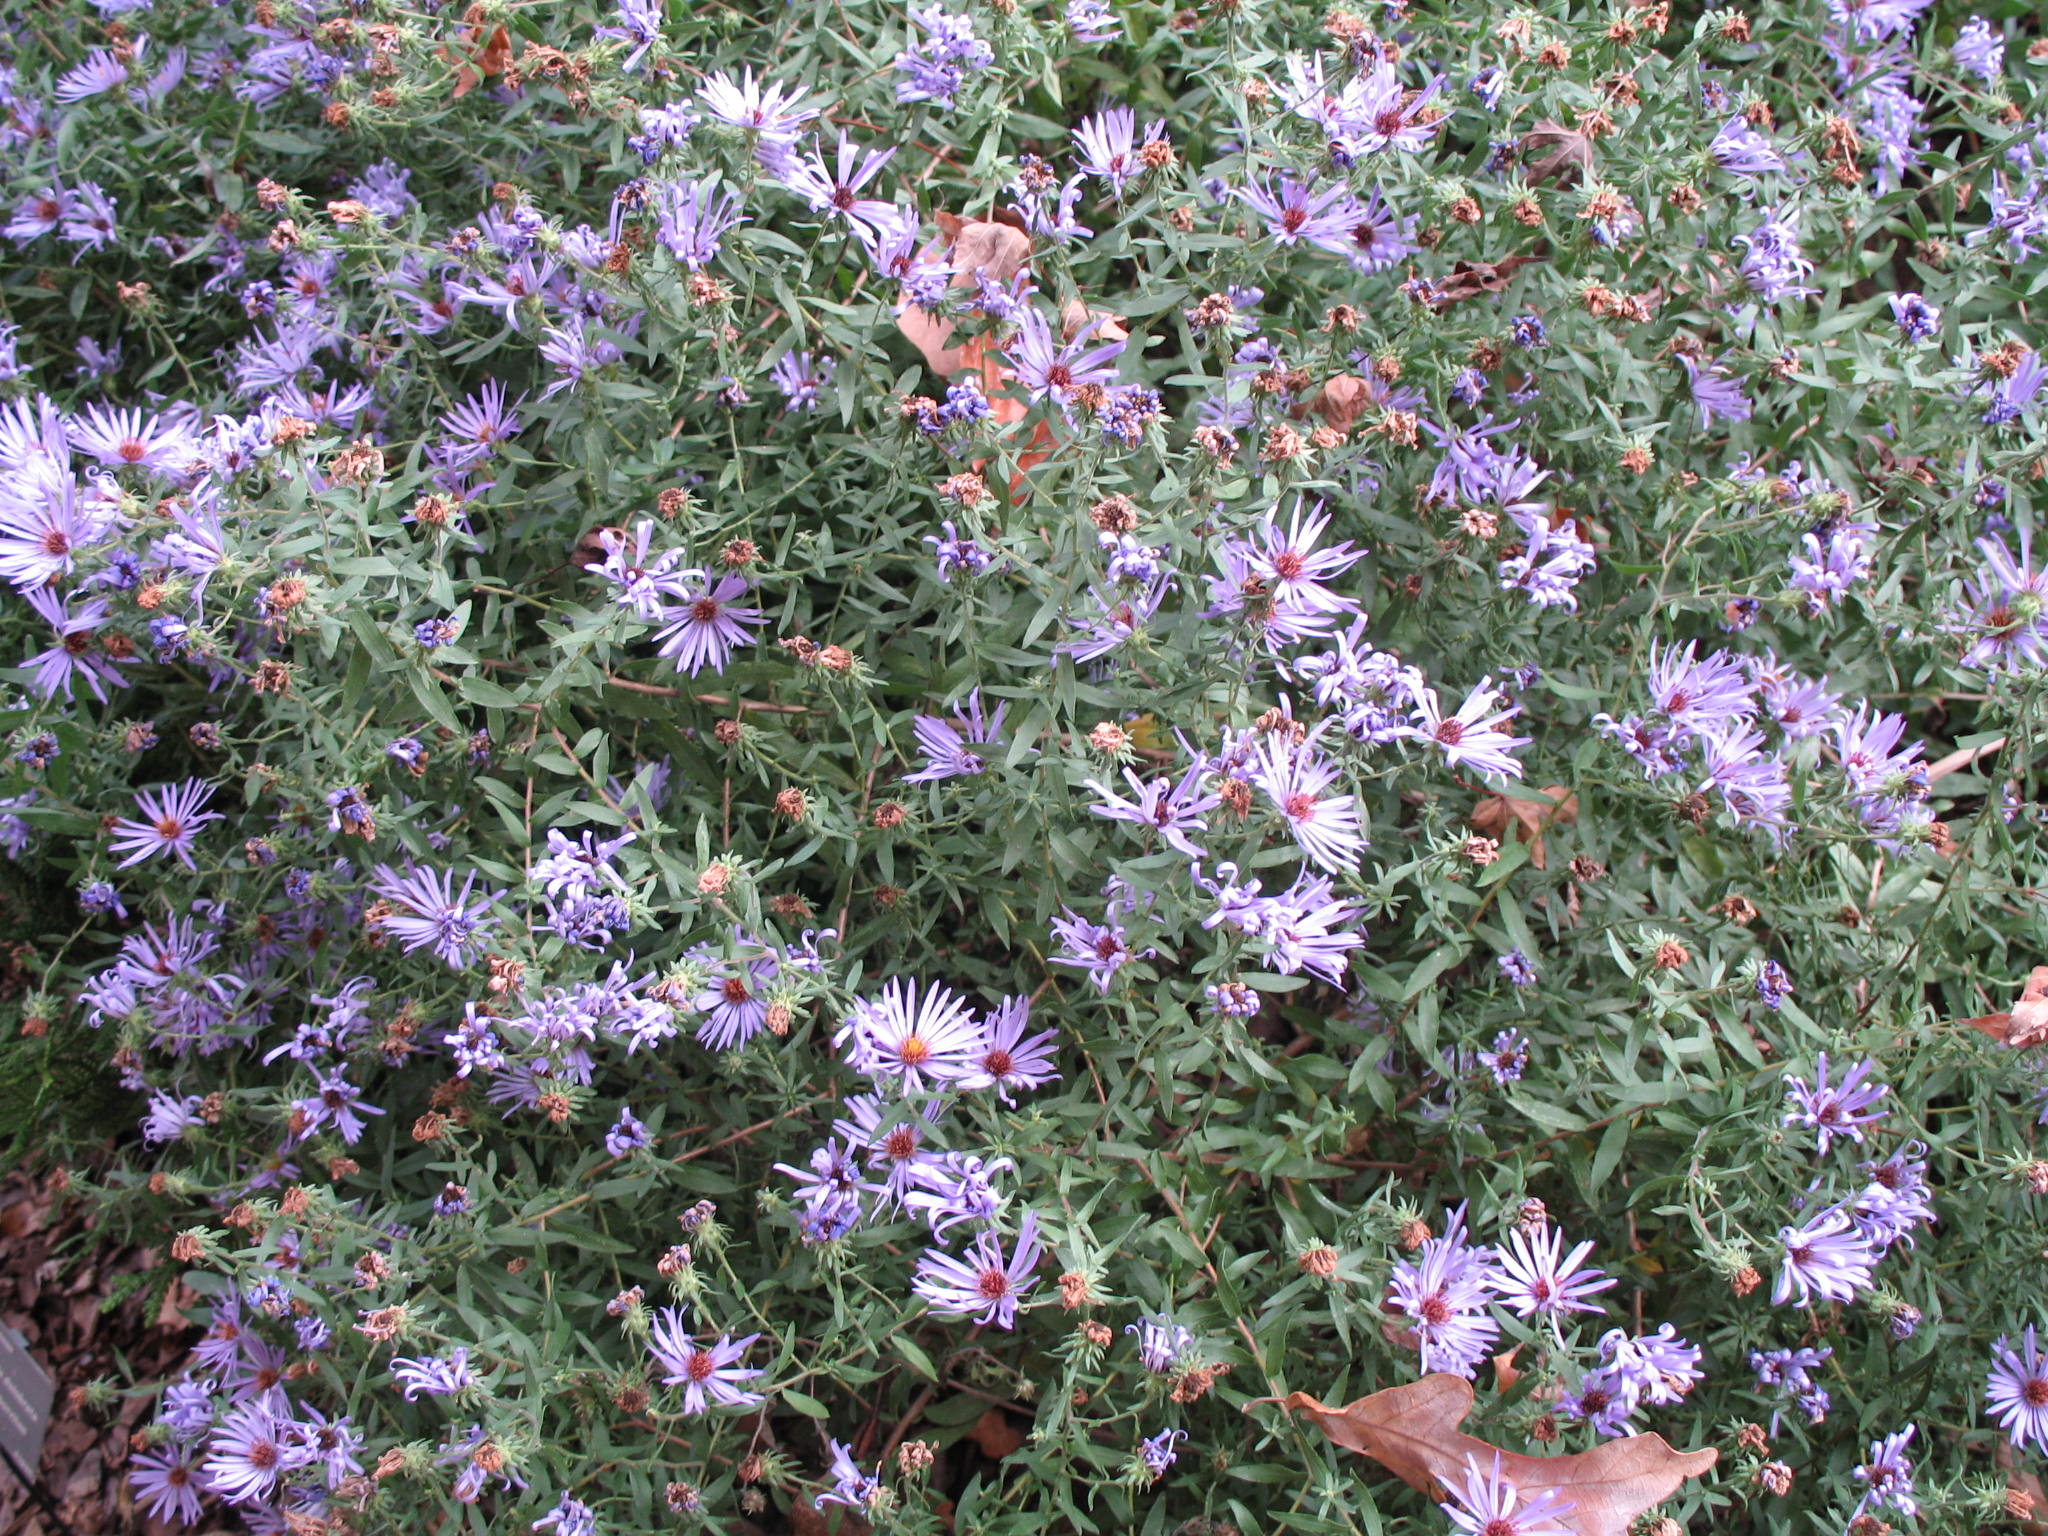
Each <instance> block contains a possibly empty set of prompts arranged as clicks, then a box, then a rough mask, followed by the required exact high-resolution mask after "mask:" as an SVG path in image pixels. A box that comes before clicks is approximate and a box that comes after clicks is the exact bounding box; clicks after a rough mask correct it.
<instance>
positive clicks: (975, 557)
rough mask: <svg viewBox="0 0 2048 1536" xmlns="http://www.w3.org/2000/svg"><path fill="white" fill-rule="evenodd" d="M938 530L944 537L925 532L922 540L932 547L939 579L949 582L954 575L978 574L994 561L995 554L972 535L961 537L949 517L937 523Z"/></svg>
mask: <svg viewBox="0 0 2048 1536" xmlns="http://www.w3.org/2000/svg"><path fill="white" fill-rule="evenodd" d="M939 531H940V532H941V533H943V534H944V535H945V537H944V538H937V537H934V536H933V535H931V534H926V535H925V539H924V542H925V543H927V544H929V545H931V547H932V557H933V560H934V563H935V564H936V566H937V572H938V578H939V580H940V581H942V582H947V583H951V581H952V580H953V578H954V577H955V576H979V575H980V574H981V573H982V572H983V571H985V570H987V569H988V568H989V567H990V566H991V565H993V564H994V563H995V556H994V555H992V554H990V553H989V552H988V551H987V550H985V549H983V548H982V547H981V546H980V545H979V544H978V543H976V542H975V541H974V539H973V538H972V537H967V538H963V537H961V535H960V531H959V530H958V529H957V528H955V527H954V526H953V523H952V521H951V520H950V519H948V520H947V521H945V522H942V523H940V524H939Z"/></svg>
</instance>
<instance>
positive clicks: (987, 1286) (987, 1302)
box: [910, 1209, 1042, 1329]
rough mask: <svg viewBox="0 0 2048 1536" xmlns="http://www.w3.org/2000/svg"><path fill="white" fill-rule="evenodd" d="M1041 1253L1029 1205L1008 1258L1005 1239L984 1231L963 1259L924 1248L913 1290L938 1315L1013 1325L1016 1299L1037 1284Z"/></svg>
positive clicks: (912, 1282) (1035, 1225) (1008, 1327)
mask: <svg viewBox="0 0 2048 1536" xmlns="http://www.w3.org/2000/svg"><path fill="white" fill-rule="evenodd" d="M1041 1251H1042V1250H1041V1247H1040V1244H1039V1240H1038V1213H1037V1212H1036V1211H1032V1210H1028V1209H1027V1210H1026V1211H1025V1212H1024V1219H1023V1221H1022V1222H1020V1223H1019V1224H1018V1228H1017V1244H1016V1247H1015V1249H1014V1250H1013V1251H1012V1252H1011V1254H1010V1256H1009V1257H1008V1258H1005V1257H1004V1256H1003V1244H1002V1239H1001V1238H999V1237H998V1236H997V1235H996V1234H995V1233H994V1232H991V1231H983V1232H981V1233H979V1234H977V1236H976V1237H975V1239H974V1246H973V1247H972V1248H970V1249H969V1250H968V1254H967V1258H966V1259H965V1260H961V1259H956V1258H954V1257H953V1255H951V1254H950V1253H947V1252H945V1251H944V1250H943V1249H939V1248H928V1249H926V1250H925V1252H924V1256H923V1257H922V1258H920V1259H919V1260H918V1261H917V1273H916V1275H915V1277H914V1278H913V1279H912V1281H911V1287H910V1288H911V1289H912V1290H913V1291H915V1292H916V1293H917V1295H918V1296H920V1297H922V1298H923V1300H924V1302H925V1305H926V1306H928V1307H929V1308H930V1309H931V1311H932V1315H933V1316H935V1317H943V1318H967V1317H972V1318H973V1319H974V1320H975V1321H976V1322H977V1323H980V1324H982V1325H983V1326H984V1327H987V1326H991V1325H993V1326H994V1327H997V1328H1006V1329H1014V1328H1015V1327H1016V1326H1017V1303H1018V1302H1019V1300H1021V1299H1022V1298H1023V1297H1024V1296H1025V1295H1026V1294H1027V1293H1028V1292H1029V1291H1030V1290H1031V1288H1032V1287H1033V1286H1034V1285H1035V1284H1036V1283H1037V1282H1036V1281H1035V1280H1034V1279H1033V1277H1032V1271H1033V1270H1035V1269H1036V1268H1037V1267H1038V1260H1039V1256H1040V1253H1041Z"/></svg>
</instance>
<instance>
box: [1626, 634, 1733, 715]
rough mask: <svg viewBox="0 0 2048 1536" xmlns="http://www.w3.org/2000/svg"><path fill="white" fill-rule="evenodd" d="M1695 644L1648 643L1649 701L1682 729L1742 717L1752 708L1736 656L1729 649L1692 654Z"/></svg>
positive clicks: (1693, 641)
mask: <svg viewBox="0 0 2048 1536" xmlns="http://www.w3.org/2000/svg"><path fill="white" fill-rule="evenodd" d="M1698 645H1699V642H1698V641H1696V640H1688V641H1687V642H1686V643H1685V647H1684V649H1682V650H1664V651H1662V652H1660V651H1659V649H1658V647H1657V646H1655V645H1652V646H1651V647H1650V671H1649V677H1648V683H1647V685H1648V688H1649V693H1650V702H1651V703H1652V704H1654V705H1655V706H1656V707H1657V709H1658V711H1659V712H1660V713H1662V714H1663V715H1664V716H1665V717H1666V718H1667V719H1668V720H1670V721H1671V723H1672V724H1673V725H1675V726H1678V727H1680V728H1681V729H1683V730H1698V729H1699V728H1701V727H1702V726H1707V725H1714V724H1719V723H1722V722H1729V723H1733V722H1738V721H1747V720H1748V719H1749V718H1750V716H1751V715H1753V714H1754V713H1755V712H1756V702H1755V700H1754V699H1753V698H1752V697H1751V693H1752V690H1753V688H1754V686H1755V685H1754V684H1753V683H1752V681H1751V679H1750V674H1749V669H1748V668H1747V667H1745V666H1744V665H1743V659H1742V657H1740V656H1738V655H1736V654H1735V653H1734V652H1732V651H1714V652H1712V653H1710V654H1708V655H1706V656H1704V657H1700V656H1695V654H1694V652H1695V651H1696V649H1697V648H1698Z"/></svg>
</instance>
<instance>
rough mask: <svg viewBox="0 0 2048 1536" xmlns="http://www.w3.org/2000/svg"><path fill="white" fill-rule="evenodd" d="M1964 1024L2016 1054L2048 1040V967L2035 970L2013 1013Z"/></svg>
mask: <svg viewBox="0 0 2048 1536" xmlns="http://www.w3.org/2000/svg"><path fill="white" fill-rule="evenodd" d="M1962 1022H1963V1023H1964V1024H1967V1025H1969V1026H1970V1027H1971V1028H1972V1029H1981V1030H1983V1031H1984V1033H1985V1034H1987V1035H1989V1036H1990V1037H1991V1038H1992V1039H1994V1040H1996V1041H1997V1042H1998V1043H1999V1044H2000V1045H2007V1046H2011V1047H2012V1048H2013V1049H2014V1050H2016V1051H2020V1050H2025V1049H2026V1048H2027V1047H2028V1046H2030V1045H2039V1044H2040V1043H2041V1042H2042V1041H2043V1040H2048V965H2037V966H2035V967H2034V971H2033V974H2032V975H2030V976H2029V977H2027V984H2026V986H2025V987H2024V988H2022V989H2021V991H2020V996H2019V1001H2018V1002H2016V1003H2014V1004H2013V1005H2012V1012H2010V1013H1986V1014H1980V1015H1979V1016H1978V1017H1976V1018H1974V1019H1964V1020H1962Z"/></svg>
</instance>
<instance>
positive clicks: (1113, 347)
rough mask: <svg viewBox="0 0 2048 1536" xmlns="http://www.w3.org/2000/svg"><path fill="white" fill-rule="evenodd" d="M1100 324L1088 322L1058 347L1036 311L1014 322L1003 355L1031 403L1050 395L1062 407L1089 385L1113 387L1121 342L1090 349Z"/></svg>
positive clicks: (1100, 322) (1050, 329)
mask: <svg viewBox="0 0 2048 1536" xmlns="http://www.w3.org/2000/svg"><path fill="white" fill-rule="evenodd" d="M1102 324H1103V317H1100V316H1098V317H1096V318H1094V319H1091V320H1090V321H1089V322H1088V323H1087V324H1086V325H1084V326H1082V327H1081V329H1080V330H1079V331H1078V332H1076V333H1075V335H1074V339H1073V340H1072V341H1068V342H1065V343H1061V344H1055V343H1054V341H1053V334H1052V327H1051V326H1050V325H1048V324H1047V323H1046V319H1045V316H1043V315H1041V314H1040V313H1039V312H1038V311H1037V310H1035V309H1027V310H1025V311H1024V312H1023V314H1022V315H1020V316H1019V317H1018V320H1017V334H1016V336H1015V337H1013V338H1012V339H1011V342H1010V345H1009V346H1008V347H1007V348H1005V349H1004V351H1003V356H1004V358H1005V359H1007V360H1008V362H1009V363H1010V366H1011V367H1012V368H1014V369H1015V370H1016V373H1017V379H1018V382H1019V383H1021V384H1022V385H1023V386H1024V388H1025V390H1026V392H1027V393H1029V395H1030V397H1031V398H1032V399H1033V400H1043V399H1044V398H1045V397H1046V396H1047V395H1051V396H1052V397H1053V399H1054V400H1055V401H1057V402H1058V403H1059V404H1061V405H1062V406H1064V405H1065V404H1066V403H1067V401H1068V400H1069V399H1070V398H1071V397H1072V395H1073V393H1074V391H1075V390H1077V389H1080V388H1082V387H1084V386H1086V385H1089V384H1113V383H1115V382H1116V366H1115V364H1116V360H1117V358H1119V357H1121V356H1122V355H1123V350H1124V343H1123V342H1121V341H1103V342H1098V343H1096V344H1095V345H1093V346H1090V345H1089V344H1088V338H1089V337H1091V336H1092V335H1094V334H1095V332H1096V331H1097V330H1098V329H1100V328H1101V326H1102Z"/></svg>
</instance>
